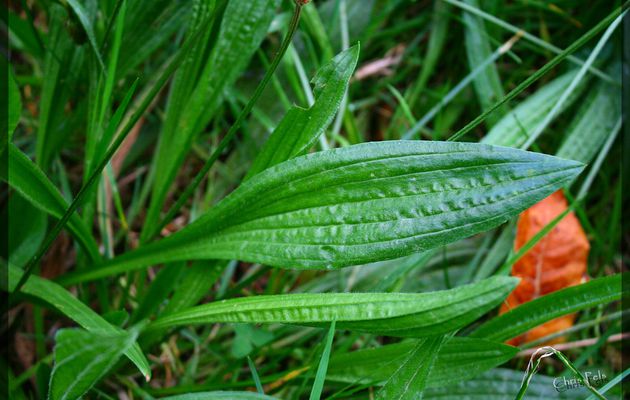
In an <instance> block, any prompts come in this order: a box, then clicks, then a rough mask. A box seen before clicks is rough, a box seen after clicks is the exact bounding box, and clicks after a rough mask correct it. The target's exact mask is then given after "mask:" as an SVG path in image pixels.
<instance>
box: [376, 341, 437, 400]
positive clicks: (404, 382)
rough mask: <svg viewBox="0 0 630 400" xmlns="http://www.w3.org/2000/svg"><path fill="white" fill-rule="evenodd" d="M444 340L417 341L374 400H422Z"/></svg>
mask: <svg viewBox="0 0 630 400" xmlns="http://www.w3.org/2000/svg"><path fill="white" fill-rule="evenodd" d="M444 339H445V337H444V336H436V337H429V338H426V339H425V340H422V341H419V342H418V343H417V344H416V345H415V347H414V348H413V349H412V350H411V351H410V352H409V354H408V356H407V358H406V359H405V360H404V361H403V363H402V364H401V365H400V367H399V368H398V369H397V370H396V372H395V373H394V374H393V375H392V376H391V377H390V378H389V379H388V380H387V382H385V385H383V387H382V388H381V390H380V391H379V392H378V393H377V395H376V399H377V400H407V399H409V400H411V399H422V392H423V391H424V388H425V387H426V385H427V381H428V378H429V374H430V373H431V370H432V369H433V364H434V363H435V359H436V358H437V354H438V352H439V351H440V348H441V347H442V343H443V342H444Z"/></svg>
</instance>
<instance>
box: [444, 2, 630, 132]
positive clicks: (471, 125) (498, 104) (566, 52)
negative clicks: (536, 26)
mask: <svg viewBox="0 0 630 400" xmlns="http://www.w3.org/2000/svg"><path fill="white" fill-rule="evenodd" d="M628 5H629V3H628V2H626V3H624V4H623V6H621V7H618V8H616V9H615V10H613V11H612V12H611V13H610V14H608V16H606V17H605V18H603V19H602V20H601V21H600V22H599V23H597V25H595V26H594V27H592V28H591V29H590V30H589V31H588V32H586V33H585V34H584V35H582V36H581V37H580V38H579V39H578V40H576V41H575V42H573V43H571V44H570V45H569V46H568V47H567V48H566V49H564V50H563V51H562V52H560V53H559V54H558V55H557V56H556V57H554V58H553V59H551V60H550V61H549V62H548V63H547V64H545V65H544V66H543V67H542V68H540V69H539V70H538V71H536V72H535V73H534V74H532V75H531V76H530V77H529V78H527V79H525V80H524V81H523V82H521V83H520V84H519V85H517V86H516V87H515V88H514V89H512V90H511V91H510V92H509V93H508V94H506V95H505V97H503V98H502V99H501V100H499V101H497V102H496V103H495V104H494V105H493V106H492V107H490V108H489V109H488V110H486V111H485V112H483V113H482V114H481V115H479V116H478V117H476V118H475V119H474V120H472V121H470V122H469V123H468V124H466V125H465V126H464V127H463V128H462V129H460V130H459V131H457V132H456V133H455V134H453V136H451V137H450V138H449V139H448V140H449V141H455V140H458V139H459V138H461V137H462V136H464V135H465V134H467V133H468V132H470V131H471V130H472V129H474V128H475V127H476V126H478V125H479V124H481V123H482V122H483V121H485V120H486V118H488V116H489V115H490V114H492V113H493V112H494V111H495V110H497V109H498V108H499V107H501V106H502V105H503V104H505V103H507V102H508V101H510V100H512V99H513V98H515V97H516V96H518V94H519V93H521V92H522V91H523V90H525V89H527V88H528V87H529V86H530V85H531V84H532V83H534V82H536V81H537V80H538V79H540V78H541V77H542V76H543V75H545V74H546V73H547V72H549V71H550V70H551V69H552V68H553V67H555V66H556V65H558V64H559V63H560V62H562V60H564V59H565V58H567V57H568V56H569V55H571V54H573V53H574V52H575V51H576V50H578V49H579V48H580V47H582V46H584V45H585V44H586V43H587V42H588V41H590V40H591V39H592V38H594V37H595V36H596V35H597V34H598V33H599V32H601V31H602V30H604V29H606V27H608V26H609V25H610V24H611V23H612V22H613V21H614V20H615V19H616V18H617V17H619V15H620V14H621V12H622V10H625V9H626V8H628Z"/></svg>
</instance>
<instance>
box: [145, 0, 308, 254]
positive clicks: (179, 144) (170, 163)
mask: <svg viewBox="0 0 630 400" xmlns="http://www.w3.org/2000/svg"><path fill="white" fill-rule="evenodd" d="M278 3H279V2H278V0H253V1H248V2H242V1H238V0H236V1H235V0H231V1H229V2H228V4H227V7H226V10H225V13H224V18H223V21H222V23H221V28H220V32H219V36H218V39H217V40H218V41H217V43H216V44H215V46H214V47H213V49H212V52H211V54H210V56H209V58H208V60H207V62H206V64H205V66H204V68H203V70H202V72H201V76H200V81H199V83H198V84H197V86H196V87H195V89H194V90H193V91H192V92H191V94H190V96H189V99H188V100H187V102H186V106H185V107H183V108H182V113H181V115H180V118H179V119H178V122H177V125H176V129H175V130H174V131H173V132H169V133H167V134H168V136H169V137H170V140H169V141H168V143H167V145H166V146H160V149H159V150H160V153H158V154H157V159H156V164H155V171H156V175H155V181H154V183H153V191H152V195H151V202H150V204H149V209H148V211H147V217H146V220H145V224H144V227H143V231H142V235H141V241H143V242H145V241H147V240H149V239H150V238H151V237H152V236H154V235H155V234H156V233H157V232H159V230H160V228H161V225H160V213H161V210H162V207H163V205H164V201H165V199H166V195H167V193H168V190H169V189H170V187H171V184H172V183H173V180H174V179H175V176H176V174H177V171H178V169H179V167H180V166H181V165H182V163H183V161H184V158H185V156H186V154H187V153H188V151H189V150H190V147H191V146H192V142H193V139H194V137H195V136H196V135H197V134H198V133H199V132H200V131H201V130H202V129H203V128H204V126H205V125H206V124H207V123H208V122H209V121H210V120H211V118H212V117H213V115H214V112H215V111H216V109H217V107H218V106H219V104H220V101H221V98H222V93H223V89H224V88H225V87H227V86H229V85H231V84H232V83H234V81H235V80H236V78H237V77H238V76H239V75H240V73H241V72H242V71H243V70H244V69H245V67H246V66H247V63H248V61H249V59H250V58H251V56H252V55H253V54H254V52H255V51H256V49H257V48H258V47H259V46H260V43H261V42H262V40H263V38H264V37H265V35H266V33H267V29H268V27H269V24H270V23H271V19H272V17H273V14H274V12H275V10H276V8H277V5H278ZM298 8H299V7H298ZM254 101H255V99H254ZM252 106H253V104H251V105H250V110H251V107H252ZM250 110H244V112H242V113H241V116H240V118H239V119H240V121H239V120H238V119H237V123H235V124H234V125H233V126H236V127H237V128H238V126H240V124H241V123H242V120H243V119H244V116H245V115H247V114H249V111H250ZM245 111H247V112H245ZM237 128H234V129H233V130H232V132H231V133H228V134H226V136H225V137H224V138H223V139H222V141H221V143H223V145H221V144H220V145H219V146H218V148H217V149H216V150H215V151H214V155H213V156H211V158H210V160H213V159H214V160H215V161H216V159H217V158H218V157H219V156H220V155H221V153H222V152H223V150H224V148H225V147H226V146H227V144H228V143H229V141H230V140H231V139H232V137H233V136H234V135H235V134H236V129H237ZM210 160H208V161H206V164H205V165H210V166H211V165H212V164H213V163H214V161H210ZM208 169H209V168H208ZM204 171H205V172H204ZM206 172H207V170H206V169H205V168H204V169H202V171H201V172H200V173H198V175H197V176H200V175H201V178H203V177H204V176H205V174H206ZM200 180H201V179H199V181H200ZM194 182H195V181H193V183H191V184H190V185H189V187H193V185H194V188H196V187H197V185H198V184H199V183H197V184H195V183H194ZM194 188H193V190H186V191H185V192H184V195H182V196H180V199H183V201H182V203H183V202H185V200H187V198H188V197H189V195H190V194H192V192H193V191H194ZM174 207H175V208H177V209H178V207H181V205H180V206H177V204H176V205H175V206H174ZM171 219H172V217H171V216H170V214H169V216H167V218H165V221H167V222H170V220H171ZM162 225H163V224H162Z"/></svg>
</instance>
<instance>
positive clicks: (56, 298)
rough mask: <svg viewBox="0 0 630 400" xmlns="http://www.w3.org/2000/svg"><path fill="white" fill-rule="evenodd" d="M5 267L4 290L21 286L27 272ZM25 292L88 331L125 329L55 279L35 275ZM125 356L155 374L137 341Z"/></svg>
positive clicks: (142, 369)
mask: <svg viewBox="0 0 630 400" xmlns="http://www.w3.org/2000/svg"><path fill="white" fill-rule="evenodd" d="M3 268H8V272H7V273H8V280H7V281H4V280H3V281H1V282H0V283H1V284H3V285H4V284H8V286H6V287H4V286H3V289H4V290H7V291H15V286H17V282H18V281H19V279H20V276H21V275H23V272H22V271H21V270H20V269H19V268H16V267H14V266H12V265H9V266H8V267H7V266H3ZM22 291H23V292H24V293H26V294H29V295H31V296H35V297H37V298H39V299H41V300H43V301H44V302H46V303H48V304H50V305H52V306H53V307H55V308H56V309H57V310H58V311H59V312H61V313H62V314H64V315H66V316H67V317H68V318H70V319H72V320H73V321H75V322H76V323H77V324H79V325H80V326H82V327H83V328H85V329H87V330H88V331H91V332H96V333H98V332H101V333H105V334H117V333H120V332H121V330H120V329H119V328H116V327H114V326H113V325H111V324H110V323H109V322H107V321H106V320H105V319H103V317H101V316H100V315H98V314H97V313H96V312H94V311H93V310H92V309H90V308H89V307H88V306H86V305H85V304H83V303H82V302H81V301H79V300H78V299H77V298H76V297H74V296H73V295H72V294H70V292H68V291H67V290H65V289H64V288H62V287H61V286H59V285H57V284H56V283H54V282H51V281H49V280H46V279H42V278H40V277H38V276H31V277H30V278H29V279H28V280H27V281H26V283H25V284H24V287H23V288H22ZM125 355H126V356H127V357H128V358H129V359H130V360H131V361H132V362H133V363H134V364H135V365H136V366H137V367H138V369H139V370H140V372H142V374H143V375H144V377H145V378H146V379H147V380H148V379H149V378H150V377H151V368H150V367H149V362H148V361H147V359H146V358H145V357H144V354H142V351H141V350H140V347H139V346H138V345H137V344H134V345H133V347H131V348H130V349H128V350H127V351H126V352H125Z"/></svg>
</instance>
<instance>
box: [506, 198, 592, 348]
mask: <svg viewBox="0 0 630 400" xmlns="http://www.w3.org/2000/svg"><path fill="white" fill-rule="evenodd" d="M567 207H568V205H567V200H566V199H565V197H564V194H563V193H562V191H561V190H559V191H557V192H555V193H554V194H552V195H551V196H549V197H547V198H546V199H544V200H542V201H540V202H539V203H537V204H535V205H533V206H532V207H530V208H528V209H527V210H525V211H524V212H523V213H522V214H521V215H520V216H519V219H518V225H517V227H516V239H515V241H514V250H515V251H518V250H519V249H520V248H521V247H522V246H524V245H525V244H526V243H527V242H528V241H529V240H530V239H531V238H532V237H534V235H536V234H537V233H538V232H539V231H540V230H542V229H543V228H544V227H545V226H546V225H547V224H548V223H550V222H551V221H552V220H553V219H554V218H555V217H557V216H558V215H560V214H561V213H562V212H564V211H565V210H566V209H567ZM589 249H590V245H589V242H588V239H587V238H586V235H585V234H584V230H583V229H582V226H581V225H580V222H579V221H578V219H577V217H576V216H575V214H574V213H573V212H571V213H569V214H567V216H566V217H564V218H563V219H562V220H561V221H560V222H559V223H558V224H557V225H556V226H555V227H554V228H553V230H552V231H551V232H549V233H548V234H547V235H546V236H545V237H543V238H542V239H541V240H540V241H539V242H538V243H537V244H536V245H535V246H534V247H533V248H532V249H531V250H530V251H528V252H527V253H526V254H525V255H524V256H523V257H522V258H521V259H520V260H519V261H517V262H516V263H515V264H514V265H513V266H512V275H513V276H516V277H519V278H521V282H520V284H519V285H518V286H517V287H516V289H514V291H512V293H510V295H509V296H508V298H507V299H506V302H505V303H504V304H503V305H502V306H501V309H500V310H499V313H500V314H503V313H505V312H507V311H509V310H510V309H512V308H514V307H516V306H518V305H519V304H523V303H526V302H528V301H531V300H534V299H536V298H538V297H540V296H544V295H546V294H549V293H552V292H555V291H556V290H560V289H564V288H566V287H569V286H574V285H579V284H580V283H582V282H583V281H584V279H585V276H586V265H587V259H588V252H589ZM574 320H575V314H571V315H565V316H563V317H560V318H557V319H554V320H552V321H549V322H547V323H545V324H542V325H540V326H538V327H536V328H534V329H531V330H530V331H528V332H527V333H525V334H523V335H521V336H519V337H516V338H514V339H512V340H510V341H509V343H510V344H512V345H519V344H521V343H527V342H531V341H533V340H536V339H539V338H541V337H544V336H547V335H550V334H552V333H554V332H559V331H561V330H564V329H567V328H569V327H570V326H572V325H573V322H574ZM564 340H565V339H564V338H562V337H560V338H557V339H554V340H553V342H549V343H545V344H553V343H559V342H563V341H564Z"/></svg>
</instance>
